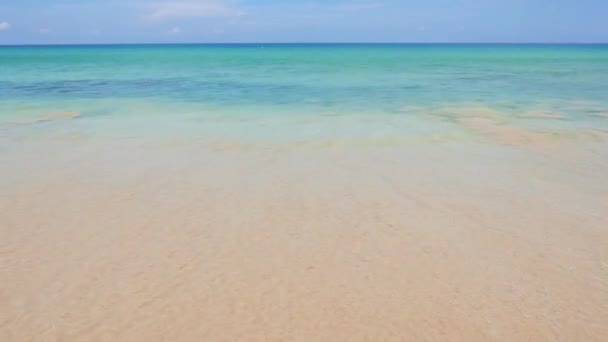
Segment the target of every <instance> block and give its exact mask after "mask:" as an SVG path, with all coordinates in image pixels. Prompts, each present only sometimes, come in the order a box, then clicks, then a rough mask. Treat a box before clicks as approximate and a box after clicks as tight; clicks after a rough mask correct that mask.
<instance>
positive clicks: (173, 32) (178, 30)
mask: <svg viewBox="0 0 608 342" xmlns="http://www.w3.org/2000/svg"><path fill="white" fill-rule="evenodd" d="M180 32H182V29H180V28H179V27H177V26H175V27H173V28H171V29H170V30H169V31H168V32H167V33H168V34H178V33H180Z"/></svg>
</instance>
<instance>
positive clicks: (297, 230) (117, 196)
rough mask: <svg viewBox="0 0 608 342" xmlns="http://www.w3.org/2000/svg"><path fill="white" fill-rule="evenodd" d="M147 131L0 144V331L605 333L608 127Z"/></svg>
mask: <svg viewBox="0 0 608 342" xmlns="http://www.w3.org/2000/svg"><path fill="white" fill-rule="evenodd" d="M467 124H472V125H473V126H476V125H477V124H476V123H470V122H467ZM485 125H486V123H483V124H482V125H481V127H485ZM490 126H491V125H490ZM490 128H491V127H490ZM492 130H493V129H492ZM151 146H152V145H146V144H143V143H142V144H137V145H136V144H129V143H119V142H117V143H114V144H108V143H93V142H89V143H87V144H86V145H82V144H78V145H75V144H71V143H69V142H65V141H55V142H51V143H45V144H41V143H40V142H21V145H20V146H19V153H6V154H3V155H2V156H1V157H0V158H1V159H0V162H1V163H2V164H3V165H4V167H3V169H2V171H1V173H2V179H1V180H0V186H1V187H2V189H3V190H2V196H0V236H1V238H0V279H1V280H2V281H0V340H1V341H28V340H32V341H53V340H56V341H425V340H433V341H443V340H450V341H488V340H490V341H491V340H493V341H606V340H608V214H607V213H608V182H606V178H605V177H606V173H605V171H606V167H607V166H608V164H607V163H606V161H608V149H607V148H606V145H602V144H579V145H568V144H560V145H556V146H555V147H554V148H553V149H546V150H543V152H542V153H540V152H538V151H534V150H527V149H524V148H519V147H517V146H511V147H510V146H504V145H500V144H498V145H493V146H491V147H484V146H483V145H472V146H458V144H455V143H454V144H451V145H448V144H441V143H411V144H408V143H403V144H401V145H399V146H381V147H378V146H375V147H369V148H364V147H361V146H358V147H356V148H352V147H349V146H334V147H331V148H325V149H320V148H310V149H297V150H293V149H292V150H287V149H281V148H277V149H273V148H260V147H258V148H256V149H245V150H238V149H229V150H223V151H217V150H215V149H213V148H211V149H209V148H205V147H203V146H199V145H197V144H195V143H184V144H180V143H176V142H172V143H171V144H168V145H167V146H164V147H162V146H159V145H158V144H156V145H154V146H155V147H154V148H152V147H151Z"/></svg>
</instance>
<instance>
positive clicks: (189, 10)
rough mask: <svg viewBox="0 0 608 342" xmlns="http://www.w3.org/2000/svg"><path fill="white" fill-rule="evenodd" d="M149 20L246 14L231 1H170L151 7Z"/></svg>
mask: <svg viewBox="0 0 608 342" xmlns="http://www.w3.org/2000/svg"><path fill="white" fill-rule="evenodd" d="M149 8H150V10H151V13H149V14H148V15H147V18H148V19H152V20H164V19H171V18H184V17H234V16H240V15H243V14H245V11H244V10H242V9H240V8H238V7H237V6H236V5H235V4H234V2H233V1H230V0H199V1H193V0H190V1H169V2H162V3H156V4H153V5H151V6H150V7H149Z"/></svg>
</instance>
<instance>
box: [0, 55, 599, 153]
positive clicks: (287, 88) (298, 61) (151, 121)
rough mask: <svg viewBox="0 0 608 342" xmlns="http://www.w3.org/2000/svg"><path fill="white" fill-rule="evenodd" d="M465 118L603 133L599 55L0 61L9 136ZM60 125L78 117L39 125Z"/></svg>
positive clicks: (377, 129)
mask: <svg viewBox="0 0 608 342" xmlns="http://www.w3.org/2000/svg"><path fill="white" fill-rule="evenodd" d="M470 108H475V110H471V111H470V112H471V113H473V114H474V115H478V114H479V113H480V112H481V113H482V116H487V117H491V118H492V120H494V122H495V123H500V124H501V125H502V124H504V123H505V122H508V123H509V124H510V125H513V126H514V127H519V128H522V127H524V128H526V129H532V130H543V131H546V132H549V133H551V132H562V131H564V130H573V129H574V130H593V131H594V132H596V133H597V132H600V133H602V132H605V131H606V129H607V127H608V45H290V44H279V45H259V44H258V45H151V46H145V45H141V46H61V47H1V48H0V123H1V125H2V126H0V127H2V130H1V131H0V132H2V134H3V135H9V136H13V135H17V136H24V135H32V134H42V133H48V134H51V133H52V132H65V131H66V130H68V131H70V132H78V133H79V134H82V135H84V136H97V135H104V136H107V135H111V136H116V137H130V136H137V135H143V134H150V135H155V134H161V135H179V136H182V137H197V138H203V137H210V136H213V137H214V138H216V139H220V138H221V139H226V140H247V139H249V140H251V141H276V140H279V141H284V140H293V139H296V140H298V141H313V140H315V139H340V138H344V139H354V138H370V137H371V138H374V139H383V138H386V137H390V138H395V139H398V138H407V137H420V138H429V139H431V138H432V139H446V140H449V139H465V137H466V136H474V135H475V133H479V132H475V130H477V131H478V130H479V127H474V129H471V127H466V125H465V126H464V127H463V125H462V122H461V121H462V120H459V118H462V117H467V116H468V115H469V114H468V112H467V110H468V109H470ZM480 109H482V110H480ZM65 112H70V113H78V114H79V116H78V117H74V118H72V119H71V120H55V119H48V116H49V115H50V116H51V117H53V118H54V117H55V116H56V115H55V113H65ZM475 113H477V114H475ZM484 113H485V114H484ZM41 118H45V119H41ZM68 121H69V123H68ZM25 123H27V124H25ZM482 133H483V132H482Z"/></svg>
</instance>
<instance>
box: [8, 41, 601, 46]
mask: <svg viewBox="0 0 608 342" xmlns="http://www.w3.org/2000/svg"><path fill="white" fill-rule="evenodd" d="M137 45H139V46H154V45H608V42H183V43H175V42H173V43H160V42H157V43H23V44H0V47H47V46H137Z"/></svg>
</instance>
